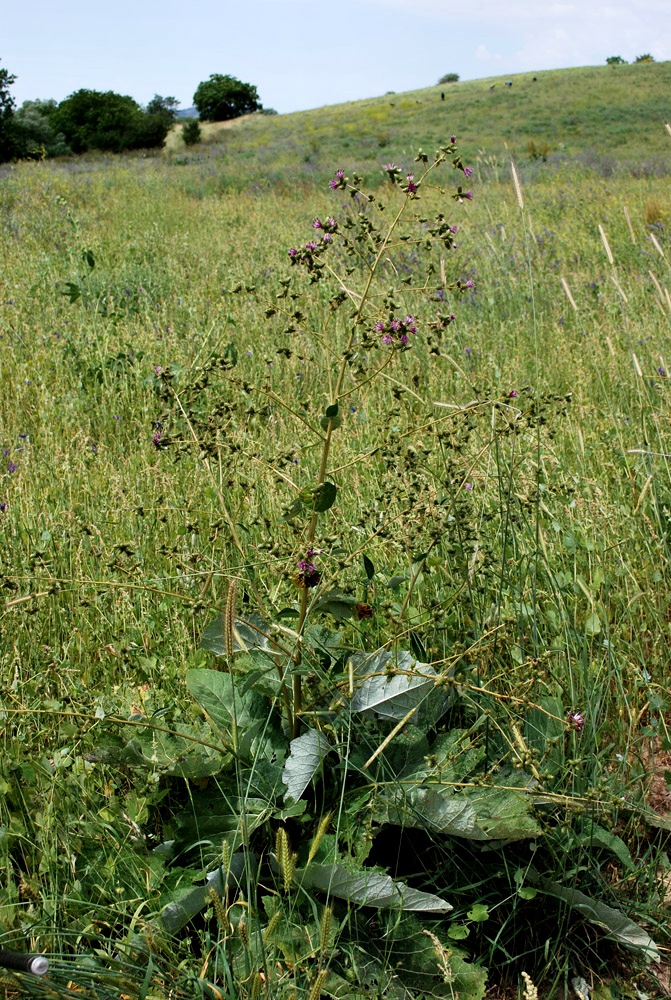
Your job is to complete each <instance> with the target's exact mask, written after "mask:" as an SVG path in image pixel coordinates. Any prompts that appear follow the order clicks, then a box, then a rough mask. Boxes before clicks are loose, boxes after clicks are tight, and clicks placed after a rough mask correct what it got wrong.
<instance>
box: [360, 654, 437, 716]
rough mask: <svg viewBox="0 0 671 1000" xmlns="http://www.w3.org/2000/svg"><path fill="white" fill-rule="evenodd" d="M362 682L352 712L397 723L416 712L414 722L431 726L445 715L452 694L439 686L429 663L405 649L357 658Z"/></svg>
mask: <svg viewBox="0 0 671 1000" xmlns="http://www.w3.org/2000/svg"><path fill="white" fill-rule="evenodd" d="M355 665H356V671H357V674H358V676H359V677H363V679H362V680H361V681H360V683H358V685H357V688H356V690H355V692H354V697H353V699H352V711H353V712H374V713H375V714H376V715H377V716H379V717H380V718H381V719H387V720H390V721H397V720H399V719H403V718H405V716H406V715H407V714H408V712H410V711H411V710H412V709H417V711H416V713H415V716H414V718H413V722H414V723H415V724H419V723H420V722H421V723H422V724H425V725H431V724H433V723H435V722H437V721H438V719H440V717H441V716H442V715H444V714H445V712H446V711H447V708H448V706H449V701H450V698H449V694H448V693H447V691H446V689H445V688H442V687H436V680H437V679H438V674H437V673H436V671H435V670H434V668H433V667H432V666H430V665H429V664H428V663H420V662H419V661H418V660H416V659H415V658H414V657H413V656H412V655H411V654H410V653H408V652H407V651H405V650H403V651H401V652H397V653H395V654H392V653H390V652H388V651H387V650H386V649H379V650H377V651H376V652H375V653H372V654H371V655H370V656H367V657H363V656H359V657H357V658H355Z"/></svg>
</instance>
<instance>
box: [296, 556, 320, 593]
mask: <svg viewBox="0 0 671 1000" xmlns="http://www.w3.org/2000/svg"><path fill="white" fill-rule="evenodd" d="M315 555H316V552H315V549H307V550H306V552H305V558H304V559H301V560H300V561H299V563H298V572H296V573H294V577H293V580H294V583H295V584H296V586H297V587H300V588H301V589H302V590H305V589H307V588H308V587H316V586H317V584H318V583H319V581H320V580H321V578H322V575H321V573H320V572H319V570H318V569H317V567H316V566H315V564H314V562H313V561H312V560H313V557H314V556H315Z"/></svg>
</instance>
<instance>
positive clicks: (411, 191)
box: [406, 174, 417, 194]
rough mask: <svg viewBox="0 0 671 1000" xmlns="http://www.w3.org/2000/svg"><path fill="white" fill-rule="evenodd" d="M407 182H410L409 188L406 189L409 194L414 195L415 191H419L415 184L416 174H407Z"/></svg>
mask: <svg viewBox="0 0 671 1000" xmlns="http://www.w3.org/2000/svg"><path fill="white" fill-rule="evenodd" d="M406 180H407V182H408V184H407V187H406V190H407V192H408V194H414V193H415V191H416V190H417V185H416V184H415V175H414V174H407V176H406Z"/></svg>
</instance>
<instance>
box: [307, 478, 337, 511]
mask: <svg viewBox="0 0 671 1000" xmlns="http://www.w3.org/2000/svg"><path fill="white" fill-rule="evenodd" d="M337 493H338V488H337V486H336V485H335V483H329V482H325V483H320V484H319V486H316V487H315V488H314V490H313V491H312V507H313V509H314V510H316V511H317V512H318V513H319V514H322V513H323V512H324V511H325V510H328V509H329V508H330V507H332V506H333V504H334V503H335V501H336V495H337Z"/></svg>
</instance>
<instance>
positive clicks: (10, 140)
mask: <svg viewBox="0 0 671 1000" xmlns="http://www.w3.org/2000/svg"><path fill="white" fill-rule="evenodd" d="M15 80H16V77H15V76H13V75H12V74H11V73H10V72H9V70H7V69H0V163H6V162H7V160H12V159H13V158H14V157H15V156H17V155H18V153H19V143H18V136H17V131H16V123H15V121H14V98H13V97H12V95H11V93H10V91H9V88H10V87H11V86H12V84H13V83H14V81H15Z"/></svg>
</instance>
